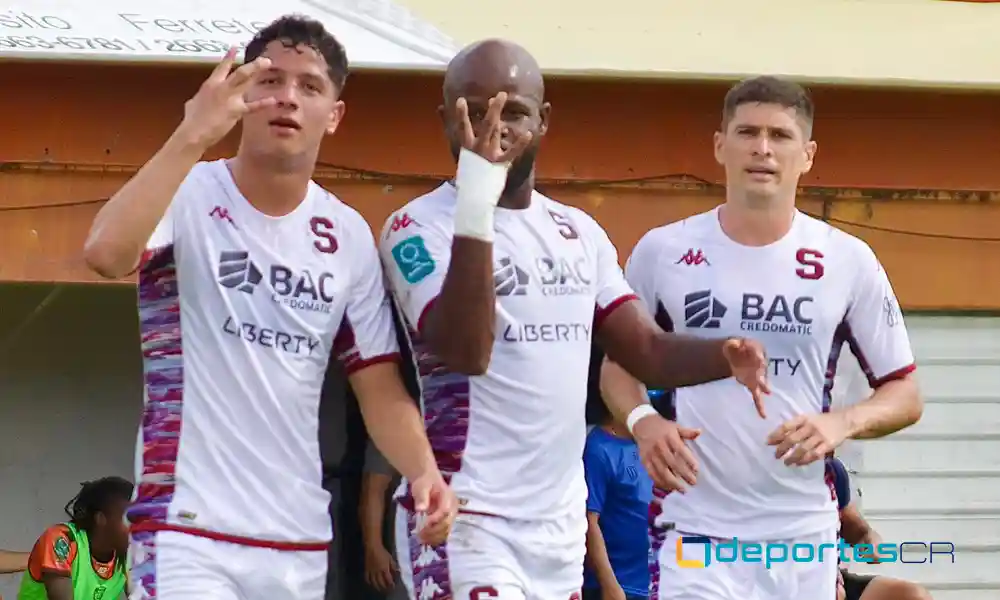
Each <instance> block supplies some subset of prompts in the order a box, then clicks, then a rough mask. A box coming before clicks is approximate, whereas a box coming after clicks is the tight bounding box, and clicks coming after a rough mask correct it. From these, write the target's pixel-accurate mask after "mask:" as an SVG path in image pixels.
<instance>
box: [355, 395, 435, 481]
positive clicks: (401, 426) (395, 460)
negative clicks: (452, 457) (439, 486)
mask: <svg viewBox="0 0 1000 600" xmlns="http://www.w3.org/2000/svg"><path fill="white" fill-rule="evenodd" d="M399 387H400V390H399V391H398V392H396V393H394V394H393V395H391V396H390V395H387V396H383V397H381V398H377V399H372V398H367V399H362V397H361V395H360V394H358V404H359V405H360V406H361V414H362V416H363V417H364V420H365V427H367V428H368V435H370V436H371V438H372V441H374V442H375V447H377V448H378V450H379V452H381V453H382V456H384V457H385V458H386V460H388V461H389V464H391V465H392V467H393V468H394V469H396V471H397V472H398V473H399V474H400V475H402V476H403V477H405V478H406V479H408V480H410V481H413V480H414V479H417V478H419V477H421V476H423V475H425V474H427V473H429V472H433V471H437V468H438V467H437V462H436V461H435V460H434V453H433V452H432V451H431V445H430V442H429V441H427V433H426V431H425V430H424V419H423V417H422V416H421V414H420V411H419V410H418V409H417V405H416V404H415V403H414V402H413V400H412V399H411V398H410V397H409V396H408V395H407V394H406V390H405V389H403V388H402V383H400V384H399ZM393 396H395V397H393Z"/></svg>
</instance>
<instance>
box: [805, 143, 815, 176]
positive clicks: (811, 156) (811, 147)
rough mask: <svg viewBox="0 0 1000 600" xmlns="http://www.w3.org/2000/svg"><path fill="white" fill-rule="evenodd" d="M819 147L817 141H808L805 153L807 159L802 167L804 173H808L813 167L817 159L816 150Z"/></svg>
mask: <svg viewBox="0 0 1000 600" xmlns="http://www.w3.org/2000/svg"><path fill="white" fill-rule="evenodd" d="M817 149H818V147H817V145H816V142H814V141H813V140H809V141H808V142H806V147H805V154H806V157H805V158H806V161H805V164H804V165H803V167H802V172H803V173H808V172H809V171H811V170H812V168H813V161H814V160H816V150H817Z"/></svg>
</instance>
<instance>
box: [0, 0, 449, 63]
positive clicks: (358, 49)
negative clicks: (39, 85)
mask: <svg viewBox="0 0 1000 600" xmlns="http://www.w3.org/2000/svg"><path fill="white" fill-rule="evenodd" d="M290 13H297V14H303V15H307V16H309V17H312V18H314V19H317V20H319V21H322V22H323V23H324V24H325V25H326V27H327V29H329V30H330V31H331V32H332V33H333V34H334V35H336V36H337V38H338V39H339V40H340V41H341V42H342V43H343V44H344V47H345V48H346V49H347V57H348V59H349V61H350V64H351V67H352V68H367V69H413V70H437V69H440V68H441V67H443V65H444V64H446V63H447V61H448V60H449V59H450V58H451V57H452V56H453V55H454V53H455V50H456V47H455V43H454V42H453V41H452V40H451V39H450V38H448V37H447V36H445V35H444V34H443V33H441V32H440V31H439V30H437V29H436V28H435V27H434V26H432V25H430V24H429V23H426V22H423V21H421V20H420V19H419V18H417V17H416V16H414V15H413V14H412V13H410V12H409V11H408V10H407V9H405V8H402V7H401V6H399V5H396V4H394V3H393V2H392V1H391V0H283V1H281V2H273V1H268V0H211V1H205V0H90V1H86V0H24V1H21V2H18V3H16V4H7V6H3V5H0V59H11V58H14V59H36V60H37V59H45V60H87V61H110V62H191V61H194V62H215V61H217V60H218V59H219V58H220V57H221V56H222V55H223V54H225V52H226V50H227V49H228V48H229V47H231V46H242V45H244V44H246V43H247V42H249V41H250V39H251V38H252V37H253V35H254V34H255V33H256V32H257V30H258V29H260V28H261V27H263V26H265V25H267V24H268V23H269V22H271V21H273V20H274V19H275V18H277V17H280V16H281V15H285V14H290Z"/></svg>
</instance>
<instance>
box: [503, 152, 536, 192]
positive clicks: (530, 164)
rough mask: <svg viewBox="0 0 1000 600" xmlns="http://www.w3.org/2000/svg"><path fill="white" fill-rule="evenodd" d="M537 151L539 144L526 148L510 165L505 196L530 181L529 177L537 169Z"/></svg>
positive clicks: (504, 190) (504, 189)
mask: <svg viewBox="0 0 1000 600" xmlns="http://www.w3.org/2000/svg"><path fill="white" fill-rule="evenodd" d="M537 153H538V146H536V145H534V144H532V145H530V146H528V147H527V148H525V149H524V153H523V154H521V156H519V157H518V158H517V160H515V161H514V162H513V163H512V164H511V165H510V170H509V171H507V185H505V186H504V188H503V195H504V196H509V195H510V194H513V193H514V192H516V191H517V190H519V189H520V188H521V186H522V185H524V183H525V182H526V181H528V178H530V177H531V175H532V173H534V171H535V155H536V154H537Z"/></svg>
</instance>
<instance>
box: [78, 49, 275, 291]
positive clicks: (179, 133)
mask: <svg viewBox="0 0 1000 600" xmlns="http://www.w3.org/2000/svg"><path fill="white" fill-rule="evenodd" d="M235 57H236V51H235V50H230V51H229V53H228V54H226V57H225V59H223V61H222V62H221V63H219V66H218V67H216V69H215V70H214V71H213V72H212V75H211V76H209V78H208V79H207V80H206V81H205V83H203V84H202V86H201V89H199V90H198V93H197V94H195V96H194V97H193V98H191V99H190V100H188V102H187V104H185V106H184V120H183V122H182V123H181V125H180V126H179V127H178V128H177V130H176V131H174V133H173V135H171V136H170V139H168V140H167V142H166V143H165V144H164V145H163V147H162V148H160V150H159V151H158V152H157V153H156V154H155V155H154V156H153V158H151V159H150V160H149V162H147V163H146V164H145V165H144V166H143V167H142V169H140V170H139V172H138V173H136V174H135V176H134V177H132V179H130V180H129V182H128V183H126V184H125V185H124V186H123V187H122V189H120V190H118V192H117V193H116V194H115V195H114V196H112V197H111V199H110V200H108V202H107V203H105V204H104V206H103V207H101V210H100V211H99V212H98V213H97V216H96V217H95V218H94V223H93V225H92V226H91V229H90V234H89V235H88V236H87V241H86V243H85V245H84V251H83V255H84V260H86V262H87V265H88V266H89V267H90V268H91V269H92V270H93V271H94V272H96V273H97V274H99V275H101V276H102V277H107V278H109V279H117V278H119V277H124V276H125V275H128V274H129V273H131V272H133V271H134V270H135V269H136V266H137V265H138V264H139V259H140V257H141V256H142V252H143V250H144V249H145V246H146V243H147V241H149V239H150V237H151V236H152V235H153V231H154V229H155V228H156V226H157V224H159V222H160V220H161V219H163V216H164V214H165V213H166V212H167V207H168V206H170V202H171V201H172V200H173V198H174V196H175V194H177V191H178V189H179V188H180V187H181V184H182V183H183V182H184V179H185V178H186V177H187V175H188V173H189V172H190V171H191V169H192V168H193V167H194V165H195V164H197V162H198V161H199V160H201V157H202V155H203V154H204V153H205V151H206V150H208V148H210V147H211V146H212V145H214V144H215V143H216V142H218V141H219V140H220V139H222V137H223V136H225V135H226V133H228V132H229V131H230V130H231V129H232V128H233V127H234V126H235V125H236V123H237V122H238V121H239V120H240V118H242V117H243V115H244V114H246V113H247V112H250V111H252V110H259V109H261V108H265V107H267V106H271V105H273V104H274V101H275V100H274V98H267V99H264V100H258V101H254V102H246V101H244V99H243V93H244V92H245V91H246V89H247V87H249V85H250V83H251V82H252V81H253V79H254V77H253V76H254V75H255V74H256V73H257V72H258V71H261V70H264V69H267V68H268V67H269V65H270V61H269V60H268V59H266V58H259V59H257V60H256V61H254V62H252V63H248V64H246V65H243V66H241V67H240V68H238V69H236V71H233V72H232V73H230V70H231V69H232V67H233V63H234V60H235Z"/></svg>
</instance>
